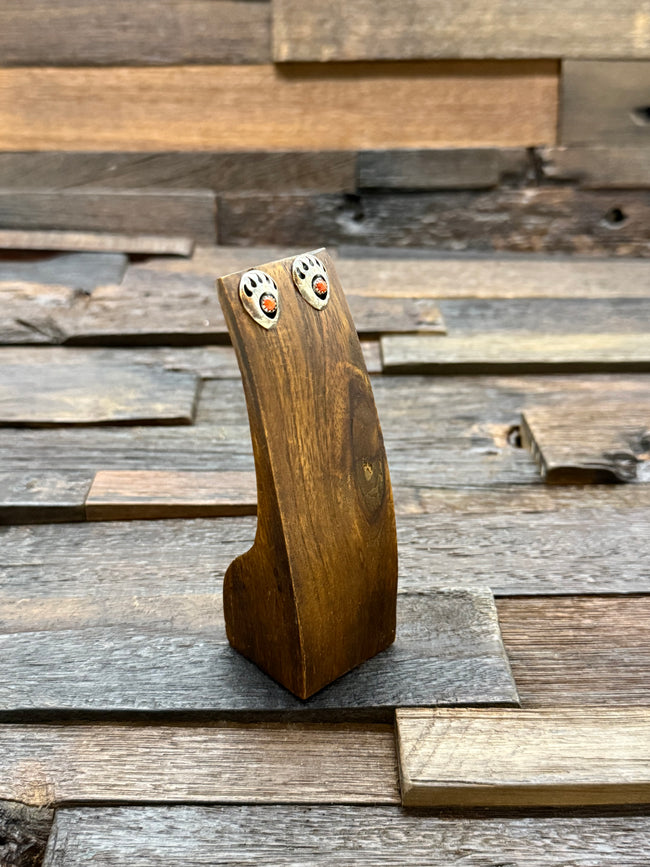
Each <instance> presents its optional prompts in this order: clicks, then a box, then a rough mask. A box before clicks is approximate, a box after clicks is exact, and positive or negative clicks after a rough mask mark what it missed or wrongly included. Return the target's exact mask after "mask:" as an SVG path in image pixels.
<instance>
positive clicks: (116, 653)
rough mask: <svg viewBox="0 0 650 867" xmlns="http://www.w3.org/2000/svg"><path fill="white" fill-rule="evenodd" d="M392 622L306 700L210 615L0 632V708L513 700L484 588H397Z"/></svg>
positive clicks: (376, 714) (294, 707) (339, 710)
mask: <svg viewBox="0 0 650 867" xmlns="http://www.w3.org/2000/svg"><path fill="white" fill-rule="evenodd" d="M397 620H398V630H397V640H396V642H395V643H394V644H393V645H391V647H390V648H388V649H387V650H385V651H383V652H382V653H380V654H378V655H377V656H375V657H373V659H371V660H368V662H366V663H365V664H364V665H362V666H360V667H359V668H356V669H354V670H353V671H351V672H349V673H348V674H347V675H345V676H344V677H342V678H340V679H339V680H338V681H336V682H335V683H333V684H330V685H329V686H327V687H325V689H323V690H322V691H321V692H320V693H317V694H316V695H315V696H313V697H312V698H310V699H307V700H306V701H301V700H300V699H297V698H295V697H294V696H293V695H291V694H290V693H289V692H287V691H286V690H285V689H283V688H282V687H280V686H279V685H278V684H277V683H275V682H274V681H272V680H271V679H270V678H269V677H267V676H266V675H265V674H263V673H262V672H261V671H260V669H258V668H257V667H256V666H255V665H253V664H252V663H250V662H248V660H246V659H245V658H244V657H243V656H240V654H238V653H237V652H236V651H234V650H233V649H232V648H231V647H230V646H229V645H228V643H227V640H226V636H225V631H224V629H223V625H220V624H219V623H218V618H216V617H215V619H214V624H213V627H212V629H211V631H210V632H208V633H206V632H204V631H196V630H193V629H192V628H191V627H190V629H189V630H188V628H187V626H186V625H185V624H183V625H182V626H180V628H179V626H176V627H175V625H174V623H173V621H172V622H171V623H170V621H169V620H165V621H163V622H162V623H158V624H156V623H151V622H150V623H149V624H148V625H147V626H146V627H140V628H137V627H136V628H133V627H129V626H128V625H127V626H124V625H119V624H118V625H116V626H107V627H94V628H90V629H89V628H84V627H78V628H76V629H69V630H55V631H51V632H50V631H47V632H14V633H10V634H6V635H1V636H0V651H1V652H2V654H3V658H4V659H6V660H7V663H8V664H7V666H5V667H4V668H3V674H2V678H1V680H0V716H1V717H2V718H3V719H4V720H12V721H15V720H18V719H21V720H26V721H32V720H35V719H37V718H38V719H40V718H43V719H45V718H47V719H57V718H60V716H61V714H65V713H68V714H70V713H72V714H75V713H84V712H86V713H87V712H100V711H101V712H111V711H120V712H124V713H129V712H131V713H138V712H143V711H162V710H167V711H187V712H192V713H195V712H207V713H210V714H213V713H214V712H215V711H216V712H218V713H220V714H222V715H224V714H244V715H246V714H250V713H255V712H264V713H265V714H267V715H268V714H273V713H278V714H280V715H287V714H289V715H294V714H295V715H297V716H298V717H299V718H306V717H305V715H308V714H310V713H313V714H315V715H316V716H321V717H322V715H323V714H327V712H330V714H332V713H334V712H335V713H336V719H337V720H342V719H344V718H350V719H352V718H356V717H359V716H361V717H363V718H369V719H375V720H379V719H381V720H386V719H390V716H389V711H391V710H392V709H394V708H395V707H396V706H406V707H411V706H427V707H428V706H434V705H439V704H443V705H446V704H469V705H473V704H479V705H484V704H492V703H496V704H504V705H508V704H516V703H517V692H516V689H515V686H514V682H513V681H512V678H511V675H510V668H509V665H508V661H507V658H506V656H505V652H504V650H503V647H502V645H501V638H500V636H499V629H498V624H497V620H496V610H495V607H494V601H493V598H492V594H491V593H490V592H489V590H486V589H483V590H472V591H465V590H451V589H450V590H439V591H435V592H433V593H431V594H429V595H428V596H426V597H425V596H421V595H413V596H410V595H403V596H400V597H399V601H398V614H397ZM44 659H46V660H47V675H46V676H43V669H42V661H43V660H44ZM80 659H83V661H84V664H83V677H81V678H80V677H79V660H80ZM307 718H308V717H307Z"/></svg>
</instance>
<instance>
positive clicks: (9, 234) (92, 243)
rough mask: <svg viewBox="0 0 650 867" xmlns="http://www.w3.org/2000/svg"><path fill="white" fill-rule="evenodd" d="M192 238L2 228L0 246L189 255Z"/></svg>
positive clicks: (1, 247) (9, 248)
mask: <svg viewBox="0 0 650 867" xmlns="http://www.w3.org/2000/svg"><path fill="white" fill-rule="evenodd" d="M193 248H194V241H193V240H192V239H191V238H180V237H176V238H174V237H166V236H161V235H142V234H138V235H116V234H114V233H109V232H71V231H70V232H67V231H61V232H57V231H49V230H46V231H37V230H30V229H0V249H6V250H63V251H77V252H79V251H86V252H91V253H100V252H108V251H110V252H114V253H122V254H125V253H131V254H135V255H138V254H139V255H145V256H189V255H191V253H192V249H193Z"/></svg>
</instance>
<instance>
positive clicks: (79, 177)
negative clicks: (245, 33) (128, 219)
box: [0, 0, 357, 273]
mask: <svg viewBox="0 0 650 867" xmlns="http://www.w3.org/2000/svg"><path fill="white" fill-rule="evenodd" d="M210 2H212V0H210ZM237 5H238V6H240V7H241V8H243V9H246V8H250V6H254V4H251V3H248V4H246V3H244V2H238V3H237ZM269 5H270V4H269ZM356 166H357V155H356V153H355V152H354V151H284V152H283V151H247V152H233V153H228V152H223V151H215V152H213V153H210V152H204V153H201V152H199V153H196V152H176V153H155V152H153V153H121V152H119V151H117V152H113V153H101V152H99V153H92V152H85V153H84V152H83V151H80V152H66V151H58V152H48V151H43V152H36V151H27V152H23V153H0V188H2V187H4V188H20V189H23V190H26V189H37V190H38V189H46V188H50V189H55V190H56V189H66V188H67V187H75V188H76V189H83V188H86V187H88V188H97V187H101V188H103V189H139V190H141V189H147V188H149V187H154V188H155V187H160V188H162V189H166V190H173V189H179V190H190V189H192V190H197V189H200V190H214V191H223V190H238V191H239V192H243V191H246V190H250V191H253V190H255V191H258V192H259V191H260V190H267V191H275V192H284V193H286V192H291V191H295V190H314V191H316V192H322V193H326V192H332V193H338V192H346V193H353V192H355V189H356ZM0 237H1V236H0ZM273 258H282V257H281V256H277V257H274V256H266V257H264V256H262V257H260V258H259V259H258V261H260V262H262V261H264V262H266V261H270V260H271V259H273ZM236 270H239V269H237V268H231V269H229V271H228V269H227V271H228V273H230V271H236ZM223 273H226V271H224V272H223Z"/></svg>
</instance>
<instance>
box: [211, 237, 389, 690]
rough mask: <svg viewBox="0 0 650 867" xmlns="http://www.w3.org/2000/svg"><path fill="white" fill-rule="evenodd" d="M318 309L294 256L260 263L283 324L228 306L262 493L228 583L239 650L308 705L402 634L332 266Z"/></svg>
mask: <svg viewBox="0 0 650 867" xmlns="http://www.w3.org/2000/svg"><path fill="white" fill-rule="evenodd" d="M316 255H317V256H318V257H319V259H320V260H321V261H322V262H323V263H324V264H325V266H326V268H327V271H328V275H329V282H330V298H329V303H328V304H327V307H325V309H323V310H316V309H314V308H313V307H311V306H310V305H309V304H308V303H307V302H306V301H305V300H304V298H302V297H301V295H300V294H299V293H298V291H297V290H296V288H295V286H294V283H293V280H292V277H291V265H292V262H293V259H294V257H292V258H290V259H282V260H280V261H277V262H272V263H270V264H267V265H262V266H260V270H262V271H264V272H266V273H267V274H269V275H270V276H271V277H272V278H273V279H274V280H275V283H276V284H277V287H278V293H279V299H280V312H279V316H278V322H277V326H276V327H274V328H272V329H271V330H268V331H267V330H265V329H264V328H261V327H260V326H259V325H258V324H256V323H255V322H254V321H253V319H252V318H251V316H250V315H249V314H248V313H247V312H246V311H245V310H244V307H243V305H242V303H241V301H240V298H239V281H240V277H241V275H242V273H245V272H239V273H237V274H230V275H228V276H226V277H222V278H221V279H220V280H219V282H218V290H219V299H220V301H221V306H222V308H223V312H224V316H225V319H226V322H227V324H228V330H229V331H230V336H231V338H232V342H233V344H234V347H235V350H236V352H237V358H238V361H239V367H240V370H241V374H242V379H243V382H244V391H245V393H246V402H247V405H248V416H249V422H250V428H251V437H252V441H253V451H254V455H255V469H256V474H257V494H258V506H257V514H258V522H257V534H256V537H255V543H254V544H253V547H252V548H251V549H250V550H249V551H247V552H246V553H245V554H243V555H242V556H241V557H238V558H237V559H236V560H234V561H233V562H232V563H231V564H230V566H229V568H228V570H227V572H226V576H225V579H224V613H225V620H226V631H227V635H228V640H229V641H230V643H231V645H232V646H233V647H234V648H235V649H236V650H238V651H240V653H242V654H243V655H244V656H246V657H247V658H248V659H250V660H252V661H253V662H255V663H256V664H257V665H258V666H259V667H260V668H261V669H262V670H263V671H265V672H266V673H267V674H269V675H271V677H273V678H275V680H277V681H279V682H280V683H281V684H283V686H285V687H287V688H288V689H289V690H291V692H293V693H294V694H295V695H297V696H299V697H300V698H303V699H304V698H308V697H309V696H310V695H312V694H313V693H315V692H317V691H318V690H319V689H321V688H322V687H324V686H326V685H327V684H328V683H330V682H331V681H333V680H335V679H336V678H337V677H340V676H341V675H342V674H344V673H345V672H346V671H349V670H350V669H351V668H354V667H355V666H357V665H359V664H360V663H361V662H363V661H364V660H366V659H369V658H370V657H371V656H374V655H375V654H376V653H378V652H379V651H380V650H383V649H384V648H386V647H388V646H389V645H390V644H391V643H392V642H393V640H394V638H395V608H396V599H397V539H396V534H395V515H394V510H393V497H392V491H391V486H390V478H389V474H388V464H387V461H386V453H385V450H384V442H383V438H382V435H381V429H380V427H379V420H378V418H377V411H376V408H375V403H374V399H373V395H372V390H371V387H370V380H369V378H368V373H367V371H366V367H365V363H364V359H363V355H362V352H361V346H360V344H359V339H358V337H357V333H356V330H355V327H354V323H353V321H352V318H351V316H350V311H349V309H348V305H347V302H346V300H345V297H344V295H343V291H342V289H341V286H340V284H339V282H338V278H337V276H336V272H335V270H334V265H333V263H332V261H331V259H330V258H329V256H328V255H327V253H326V251H324V250H319V251H317V252H316Z"/></svg>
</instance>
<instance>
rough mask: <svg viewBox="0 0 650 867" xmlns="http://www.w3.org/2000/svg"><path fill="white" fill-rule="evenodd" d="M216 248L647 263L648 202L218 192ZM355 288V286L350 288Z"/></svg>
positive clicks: (502, 191) (582, 194)
mask: <svg viewBox="0 0 650 867" xmlns="http://www.w3.org/2000/svg"><path fill="white" fill-rule="evenodd" d="M218 200H219V216H218V220H219V231H218V237H219V243H221V244H236V245H242V246H244V245H246V244H281V245H282V244H290V243H294V244H298V245H303V246H308V245H312V246H316V245H317V244H319V243H323V242H325V243H328V244H355V245H368V246H380V247H381V246H388V247H398V248H403V247H426V248H430V249H431V250H447V251H451V252H455V253H457V252H459V251H480V252H486V253H489V252H496V251H499V252H504V251H510V252H517V253H533V252H535V253H540V252H545V253H571V254H579V255H601V256H607V255H620V256H648V255H650V228H649V227H650V193H649V192H648V191H646V190H634V191H632V190H617V191H613V190H581V189H575V188H572V187H568V186H549V187H533V188H525V189H507V188H499V189H495V190H485V191H480V190H476V191H475V190H458V191H444V190H440V191H437V192H436V191H433V192H398V191H391V192H390V193H382V192H378V191H375V192H370V191H368V192H364V193H362V194H361V195H359V196H353V197H344V196H336V195H313V194H308V193H305V194H288V195H286V196H279V195H273V194H270V193H261V194H259V195H258V194H252V193H251V194H248V195H238V194H235V193H224V194H223V195H220V196H219V197H218ZM350 288H351V289H352V288H353V284H351V285H350Z"/></svg>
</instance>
